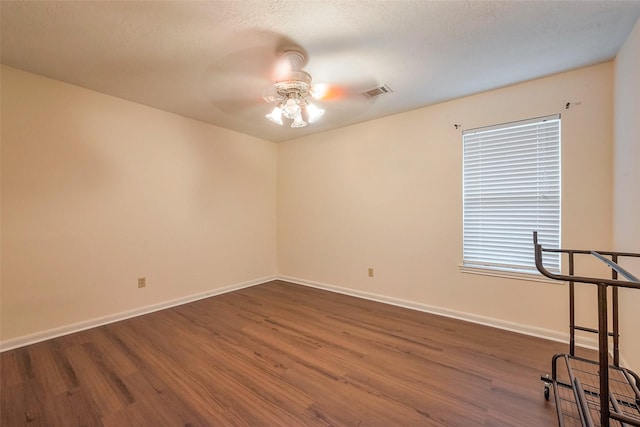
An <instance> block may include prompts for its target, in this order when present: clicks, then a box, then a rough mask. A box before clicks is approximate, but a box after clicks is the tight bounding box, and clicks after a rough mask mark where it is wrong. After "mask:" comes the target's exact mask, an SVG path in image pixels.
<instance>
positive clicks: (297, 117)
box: [263, 48, 326, 128]
mask: <svg viewBox="0 0 640 427" xmlns="http://www.w3.org/2000/svg"><path fill="white" fill-rule="evenodd" d="M306 62H307V58H306V56H305V54H304V53H303V52H302V51H301V50H299V49H295V48H291V49H289V50H285V51H283V52H282V53H281V55H280V57H279V58H278V61H277V63H276V69H275V72H274V77H275V80H276V81H275V82H274V83H273V84H272V85H271V87H270V88H269V90H268V93H267V94H265V95H264V96H263V98H264V100H265V101H266V102H267V103H275V104H276V105H275V107H274V108H273V111H271V113H269V114H266V115H265V117H266V118H267V119H269V120H271V121H272V122H274V123H276V124H278V125H282V124H283V120H282V119H283V117H284V118H286V119H289V120H292V122H291V125H290V126H291V127H292V128H301V127H304V126H306V125H307V124H309V123H313V122H315V121H317V120H318V119H319V118H320V117H322V116H323V115H324V110H323V109H322V108H320V107H317V106H316V105H315V104H313V103H312V102H311V101H310V100H309V97H312V98H315V99H321V98H322V96H323V95H325V94H326V90H325V88H326V87H325V86H318V87H312V86H311V75H310V74H309V73H307V72H306V71H304V70H302V67H303V66H304V65H305V64H306Z"/></svg>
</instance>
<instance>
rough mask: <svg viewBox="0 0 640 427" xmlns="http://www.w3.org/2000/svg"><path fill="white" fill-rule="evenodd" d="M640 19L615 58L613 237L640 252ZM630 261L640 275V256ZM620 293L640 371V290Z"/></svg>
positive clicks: (626, 340)
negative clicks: (638, 258) (632, 261)
mask: <svg viewBox="0 0 640 427" xmlns="http://www.w3.org/2000/svg"><path fill="white" fill-rule="evenodd" d="M638 76H640V21H638V23H636V26H635V28H634V30H633V31H632V33H631V34H630V36H629V38H628V39H627V41H626V43H625V45H624V46H623V48H622V49H621V50H620V52H619V53H618V56H617V58H616V61H615V100H616V101H615V110H614V111H615V157H614V165H615V166H614V175H613V179H614V205H613V206H614V217H613V238H614V244H615V247H616V248H617V249H618V250H624V251H633V252H640V78H639V77H638ZM626 267H628V268H629V270H630V271H632V272H633V273H635V275H636V276H638V277H640V261H636V262H634V263H630V262H628V263H627V264H626ZM620 298H621V307H620V310H621V319H620V334H621V351H622V355H623V357H624V358H625V361H626V362H627V364H629V366H630V367H632V368H633V369H635V370H636V372H640V290H624V291H622V292H621V294H620Z"/></svg>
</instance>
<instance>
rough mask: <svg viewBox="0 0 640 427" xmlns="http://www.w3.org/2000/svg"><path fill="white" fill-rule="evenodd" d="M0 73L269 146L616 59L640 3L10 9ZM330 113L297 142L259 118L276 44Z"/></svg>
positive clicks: (46, 5)
mask: <svg viewBox="0 0 640 427" xmlns="http://www.w3.org/2000/svg"><path fill="white" fill-rule="evenodd" d="M0 8H1V10H0V12H1V31H2V32H1V39H2V45H1V53H2V63H3V64H6V65H9V66H12V67H16V68H20V69H23V70H27V71H31V72H34V73H37V74H41V75H44V76H47V77H52V78H54V79H58V80H62V81H65V82H69V83H72V84H75V85H79V86H82V87H86V88H89V89H93V90H96V91H99V92H103V93H107V94H110V95H114V96H117V97H120V98H124V99H128V100H132V101H135V102H139V103H141V104H146V105H149V106H153V107H156V108H159V109H162V110H166V111H170V112H173V113H177V114H180V115H183V116H187V117H192V118H194V119H197V120H202V121H204V122H208V123H212V124H214V125H217V126H221V127H224V128H228V129H232V130H236V131H238V132H242V133H246V134H249V135H254V136H257V137H260V138H264V139H267V140H271V141H283V140H287V139H291V138H295V137H298V136H302V135H307V134H310V133H315V132H319V131H324V130H328V129H332V128H336V127H341V126H345V125H349V124H352V123H357V122H360V121H365V120H370V119H374V118H378V117H382V116H386V115H390V114H395V113H399V112H402V111H407V110H411V109H415V108H418V107H422V106H426V105H430V104H434V103H438V102H442V101H445V100H449V99H453V98H457V97H461V96H465V95H470V94H473V93H478V92H481V91H485V90H489V89H493V88H497V87H502V86H506V85H510V84H513V83H517V82H522V81H525V80H530V79H534V78H537V77H541V76H546V75H550V74H554V73H557V72H561V71H566V70H569V69H573V68H578V67H582V66H586V65H591V64H596V63H599V62H603V61H607V60H611V59H613V58H614V56H615V54H616V53H617V52H618V50H619V49H620V47H621V45H622V43H623V42H624V40H625V39H626V37H627V35H628V34H629V33H630V31H631V29H632V28H633V25H634V24H635V22H636V21H637V20H638V19H639V17H640V1H613V0H609V1H399V0H398V1H366V0H354V1H348V0H322V1H287V0H281V1H276V0H259V1H244V0H236V1H113V2H102V1H100V2H98V1H84V2H53V1H43V2H22V1H20V2H15V1H2V2H1V3H0ZM283 40H284V42H286V43H295V44H297V45H299V46H302V47H303V48H304V49H305V50H306V51H307V53H308V56H309V62H308V64H307V65H306V67H305V69H306V70H307V71H308V72H309V73H310V74H311V75H312V76H313V79H314V82H326V83H334V84H340V85H342V86H348V87H350V88H352V89H353V91H355V92H360V91H365V90H368V89H372V88H373V87H376V86H378V85H381V84H387V85H388V86H389V87H390V88H391V89H392V90H393V93H391V94H387V95H383V96H381V97H378V98H374V99H373V100H369V101H367V100H366V99H365V98H364V97H356V96H353V97H351V98H349V99H348V100H343V101H334V102H326V103H324V104H323V107H324V108H325V109H326V114H325V116H324V117H323V118H322V119H321V120H320V121H319V122H316V123H314V124H311V125H309V126H307V127H305V128H302V129H291V128H289V127H287V126H283V127H280V126H277V125H275V124H272V123H270V122H268V121H267V120H266V119H264V114H266V113H267V112H269V111H270V109H271V108H272V107H270V106H269V105H267V104H266V103H265V102H264V101H263V100H262V95H263V94H264V93H265V91H266V90H267V88H268V87H269V85H270V83H271V80H270V79H271V70H270V68H271V64H272V63H273V60H274V55H275V50H276V47H277V46H278V45H281V44H282V43H283Z"/></svg>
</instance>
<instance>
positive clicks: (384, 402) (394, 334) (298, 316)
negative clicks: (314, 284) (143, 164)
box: [0, 281, 566, 427]
mask: <svg viewBox="0 0 640 427" xmlns="http://www.w3.org/2000/svg"><path fill="white" fill-rule="evenodd" d="M559 351H566V346H565V345H563V344H558V343H553V342H550V341H545V340H542V339H537V338H532V337H527V336H523V335H518V334H514V333H510V332H506V331H501V330H497V329H492V328H489V327H484V326H479V325H474V324H470V323H466V322H462V321H457V320H453V319H447V318H442V317H438V316H434V315H429V314H425V313H420V312H416V311H411V310H406V309H402V308H398V307H393V306H389V305H384V304H380V303H375V302H371V301H366V300H361V299H357V298H353V297H349V296H345V295H340V294H335V293H330V292H326V291H321V290H317V289H313V288H308V287H303V286H298V285H293V284H290V283H286V282H280V281H275V282H270V283H267V284H264V285H260V286H254V287H251V288H247V289H243V290H240V291H236V292H232V293H228V294H224V295H219V296H216V297H212V298H208V299H205V300H201V301H198V302H195V303H191V304H187V305H183V306H179V307H175V308H172V309H168V310H163V311H161V312H157V313H153V314H148V315H145V316H141V317H137V318H134V319H129V320H126V321H122V322H118V323H114V324H111V325H107V326H103V327H99V328H96V329H92V330H88V331H84V332H80V333H76V334H73V335H68V336H65V337H61V338H57V339H53V340H49V341H46V342H42V343H39V344H34V345H31V346H28V347H23V348H20V349H16V350H12V351H7V352H4V353H2V354H1V355H0V359H1V371H0V374H1V388H0V392H1V395H0V399H1V407H0V408H1V411H2V414H1V419H0V421H1V424H2V426H22V425H29V426H65V427H67V426H101V425H104V426H227V425H233V426H244V425H250V426H263V425H264V426H302V425H311V426H315V425H318V426H328V425H333V426H551V425H555V424H556V418H555V409H554V407H553V404H551V403H548V402H546V401H545V400H544V397H543V392H542V390H543V388H542V383H541V381H540V379H539V376H540V374H541V373H544V372H548V371H549V368H550V360H551V356H552V355H553V353H555V352H559Z"/></svg>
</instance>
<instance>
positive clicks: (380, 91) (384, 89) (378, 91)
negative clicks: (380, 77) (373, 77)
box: [363, 85, 393, 98]
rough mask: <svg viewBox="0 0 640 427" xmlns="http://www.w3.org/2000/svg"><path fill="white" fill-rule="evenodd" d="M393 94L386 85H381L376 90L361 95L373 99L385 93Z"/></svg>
mask: <svg viewBox="0 0 640 427" xmlns="http://www.w3.org/2000/svg"><path fill="white" fill-rule="evenodd" d="M390 92H393V91H392V90H391V88H390V87H389V86H387V85H382V86H379V87H377V88H374V89H371V90H368V91H366V92H364V93H363V95H364V96H366V97H367V98H375V97H376V96H380V95H384V94H385V93H390Z"/></svg>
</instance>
